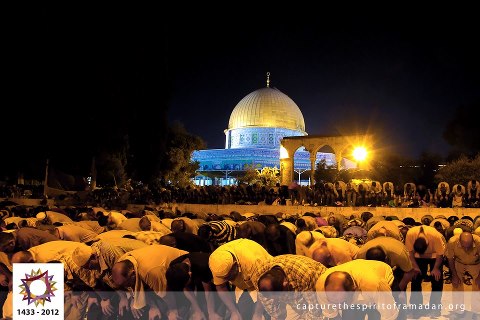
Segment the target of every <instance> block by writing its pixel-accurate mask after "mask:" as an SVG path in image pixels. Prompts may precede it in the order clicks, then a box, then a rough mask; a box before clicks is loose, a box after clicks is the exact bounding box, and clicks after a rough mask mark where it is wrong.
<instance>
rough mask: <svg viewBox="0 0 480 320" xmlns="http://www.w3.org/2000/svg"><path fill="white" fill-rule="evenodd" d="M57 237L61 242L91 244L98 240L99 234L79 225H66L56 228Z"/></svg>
mask: <svg viewBox="0 0 480 320" xmlns="http://www.w3.org/2000/svg"><path fill="white" fill-rule="evenodd" d="M55 231H56V234H57V237H58V238H59V239H61V240H67V241H76V242H82V243H87V244H90V243H92V242H93V241H95V240H96V238H97V236H98V234H96V233H95V232H93V231H91V230H89V229H85V228H82V227H80V226H77V225H73V224H71V225H65V226H59V227H56V228H55Z"/></svg>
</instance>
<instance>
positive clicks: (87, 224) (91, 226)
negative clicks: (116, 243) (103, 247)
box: [64, 220, 105, 234]
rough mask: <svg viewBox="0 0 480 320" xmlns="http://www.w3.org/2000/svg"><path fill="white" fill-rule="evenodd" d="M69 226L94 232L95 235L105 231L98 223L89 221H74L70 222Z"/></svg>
mask: <svg viewBox="0 0 480 320" xmlns="http://www.w3.org/2000/svg"><path fill="white" fill-rule="evenodd" d="M67 224H69V223H64V225H67ZM71 224H73V225H75V226H79V227H82V228H84V229H87V230H90V231H93V232H95V233H96V234H100V233H102V232H104V231H105V227H102V226H101V225H100V224H99V223H98V221H90V220H83V221H78V222H77V221H76V222H72V223H71Z"/></svg>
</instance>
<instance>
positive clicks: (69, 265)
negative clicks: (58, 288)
mask: <svg viewBox="0 0 480 320" xmlns="http://www.w3.org/2000/svg"><path fill="white" fill-rule="evenodd" d="M78 248H88V249H89V248H90V247H89V246H87V245H86V244H84V243H80V242H74V241H50V242H47V243H44V244H41V245H38V246H35V247H32V248H30V249H28V250H27V251H19V252H16V253H15V254H14V255H13V257H12V261H13V262H14V263H50V262H61V263H63V264H64V269H65V274H66V278H65V319H72V320H73V319H83V317H84V314H85V312H86V309H87V299H88V293H87V291H91V290H92V289H93V288H94V287H95V284H96V279H97V278H98V277H99V276H100V274H99V273H95V272H93V271H90V270H82V269H81V268H79V267H77V266H76V265H75V263H74V262H73V254H74V252H75V250H77V249H78Z"/></svg>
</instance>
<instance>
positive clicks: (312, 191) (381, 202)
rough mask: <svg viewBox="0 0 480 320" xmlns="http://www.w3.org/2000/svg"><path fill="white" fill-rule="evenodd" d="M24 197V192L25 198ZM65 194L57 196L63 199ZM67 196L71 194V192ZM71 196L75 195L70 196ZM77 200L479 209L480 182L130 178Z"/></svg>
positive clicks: (10, 190)
mask: <svg viewBox="0 0 480 320" xmlns="http://www.w3.org/2000/svg"><path fill="white" fill-rule="evenodd" d="M42 191H43V189H42V188H40V187H38V186H37V187H34V188H29V187H23V188H20V187H18V186H15V187H3V188H0V197H10V198H15V197H23V196H24V195H25V194H27V195H29V196H31V195H32V192H33V193H34V194H36V195H37V196H38V197H41V195H42V194H41V192H42ZM29 196H28V197H29ZM65 197H66V195H60V196H59V197H58V198H60V200H61V199H63V198H65ZM71 197H72V196H71ZM73 197H75V196H73ZM76 200H77V202H78V203H91V204H98V203H100V204H101V205H102V206H107V207H112V206H115V205H116V206H118V205H122V204H124V205H125V204H126V203H133V204H145V203H147V204H160V203H168V202H173V201H175V202H177V203H192V204H239V205H245V204H247V205H248V204H251V205H257V204H259V205H304V206H349V207H360V206H369V207H381V206H385V207H409V208H418V207H438V208H452V207H453V208H455V207H465V208H479V207H480V182H479V181H477V180H469V181H468V182H467V183H466V184H465V185H462V184H459V183H457V184H450V183H448V182H446V181H442V182H440V183H438V185H437V186H436V188H434V189H431V188H427V187H426V186H425V185H422V184H415V183H413V182H408V183H405V184H403V185H398V184H397V185H395V184H394V183H393V182H388V181H387V182H383V183H381V182H379V181H371V180H352V181H350V182H348V183H345V182H343V181H335V182H322V183H316V184H315V185H314V186H302V185H298V184H296V183H292V184H291V185H289V186H287V185H284V186H281V185H280V184H277V185H276V186H274V187H265V186H260V185H258V184H257V185H255V184H254V185H246V184H240V185H231V186H194V187H193V186H189V187H185V188H179V187H176V186H172V185H167V186H164V187H153V186H148V185H145V184H139V183H137V184H136V183H132V182H131V183H129V184H128V186H126V187H125V188H100V189H96V190H93V191H91V192H89V193H88V194H87V196H86V197H85V198H84V199H79V198H78V197H77V199H76Z"/></svg>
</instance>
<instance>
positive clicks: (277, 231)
mask: <svg viewBox="0 0 480 320" xmlns="http://www.w3.org/2000/svg"><path fill="white" fill-rule="evenodd" d="M265 240H266V244H267V247H266V249H267V251H268V253H270V254H271V255H272V256H278V255H281V254H295V251H296V249H295V234H294V233H293V232H292V231H290V229H288V228H287V227H285V226H283V225H278V224H271V225H269V226H267V228H266V229H265Z"/></svg>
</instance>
